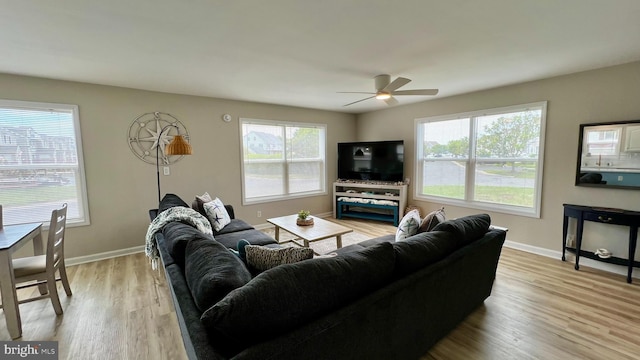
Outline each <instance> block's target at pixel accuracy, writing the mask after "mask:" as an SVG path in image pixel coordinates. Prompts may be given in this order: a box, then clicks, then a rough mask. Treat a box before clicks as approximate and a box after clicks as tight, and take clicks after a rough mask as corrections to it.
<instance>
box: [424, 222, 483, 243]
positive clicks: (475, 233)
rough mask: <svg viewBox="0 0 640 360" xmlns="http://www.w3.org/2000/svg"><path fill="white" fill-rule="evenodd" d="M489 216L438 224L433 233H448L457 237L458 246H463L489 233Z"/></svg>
mask: <svg viewBox="0 0 640 360" xmlns="http://www.w3.org/2000/svg"><path fill="white" fill-rule="evenodd" d="M490 225H491V217H490V216H489V214H477V215H469V216H464V217H461V218H457V219H455V220H447V221H445V222H443V223H441V224H438V225H437V226H436V227H435V228H433V231H448V232H450V233H452V234H453V235H454V236H455V237H456V241H457V242H458V246H463V245H466V244H469V243H471V242H473V241H474V240H477V239H479V238H481V237H482V236H484V234H486V232H487V231H489V226H490Z"/></svg>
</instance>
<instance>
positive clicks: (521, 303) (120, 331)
mask: <svg viewBox="0 0 640 360" xmlns="http://www.w3.org/2000/svg"><path fill="white" fill-rule="evenodd" d="M332 220H333V219H332ZM333 221H336V222H339V223H341V224H343V225H345V226H348V227H351V228H353V229H354V230H355V231H357V232H360V233H363V234H366V235H368V236H371V237H373V236H379V235H384V234H388V233H394V232H395V228H394V227H393V226H390V225H386V224H384V223H379V222H367V221H360V220H340V221H338V220H333ZM638 271H640V269H638ZM68 272H69V276H70V280H71V287H72V289H73V296H71V297H70V298H67V297H66V296H65V295H64V291H62V288H61V286H59V288H60V291H61V302H62V306H63V309H64V314H63V315H62V316H59V317H56V316H55V313H54V311H53V307H52V306H51V302H50V301H49V300H40V301H36V302H31V303H27V304H23V305H21V306H20V311H21V314H22V322H23V337H22V339H21V340H25V341H26V340H37V341H42V340H57V341H59V352H60V359H171V360H173V359H184V358H185V354H184V349H183V347H182V343H181V337H180V331H179V328H178V325H177V320H176V317H175V314H174V312H173V308H172V305H171V301H170V297H169V290H168V288H167V286H166V282H165V279H164V277H163V273H162V272H161V271H157V272H156V271H152V270H151V268H150V266H149V263H148V262H147V260H146V258H145V256H144V254H135V255H130V256H123V257H119V258H115V259H109V260H103V261H99V262H94V263H89V264H83V265H78V266H72V267H69V268H68ZM635 281H636V283H634V284H627V283H626V281H625V277H624V276H622V275H616V274H610V273H607V272H603V271H600V270H594V269H590V268H588V267H584V266H581V268H580V271H575V270H574V269H573V266H572V264H571V263H569V262H562V261H560V260H559V259H550V258H546V257H542V256H538V255H533V254H529V253H525V252H521V251H517V250H513V249H508V248H504V249H503V252H502V256H501V258H500V263H499V266H498V273H497V276H496V280H495V284H494V288H493V293H492V295H491V296H490V297H489V298H488V299H487V300H485V302H484V305H482V306H481V307H480V308H478V309H477V310H476V311H475V312H474V313H473V314H472V315H470V316H469V317H468V318H467V320H465V321H464V322H463V323H462V324H460V326H458V327H457V328H456V329H455V330H454V331H453V332H451V333H450V334H449V335H448V336H447V337H445V338H444V339H442V340H441V341H440V342H439V343H438V344H437V345H436V346H434V347H433V348H432V349H431V350H430V351H429V352H428V353H427V354H425V355H424V356H423V357H422V358H421V359H422V360H434V359H492V360H493V359H563V360H564V359H639V358H640V280H635ZM34 290H35V289H34ZM34 290H22V293H21V297H22V296H27V295H28V294H27V293H26V291H29V292H32V291H34ZM35 291H37V290H35ZM434 296H437V294H434ZM425 326H428V324H426V325H425ZM0 340H9V334H8V332H7V329H6V324H5V319H4V314H3V313H2V312H0Z"/></svg>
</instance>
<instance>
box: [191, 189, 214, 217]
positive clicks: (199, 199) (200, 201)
mask: <svg viewBox="0 0 640 360" xmlns="http://www.w3.org/2000/svg"><path fill="white" fill-rule="evenodd" d="M210 201H213V199H212V198H211V195H209V193H208V192H205V193H204V194H202V195H196V198H195V199H193V202H192V203H191V207H192V208H193V210H196V211H197V212H199V213H200V214H202V215H204V216H207V213H206V211H204V204H205V203H208V202H210Z"/></svg>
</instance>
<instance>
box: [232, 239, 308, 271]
mask: <svg viewBox="0 0 640 360" xmlns="http://www.w3.org/2000/svg"><path fill="white" fill-rule="evenodd" d="M244 250H245V251H246V254H247V255H246V256H247V265H249V266H250V267H253V268H254V269H256V270H258V271H265V270H268V269H271V268H273V267H276V266H278V265H283V264H293V263H297V262H299V261H302V260H307V259H311V258H313V249H310V248H289V247H288V248H276V249H274V248H268V247H264V246H258V245H247V246H245V247H244Z"/></svg>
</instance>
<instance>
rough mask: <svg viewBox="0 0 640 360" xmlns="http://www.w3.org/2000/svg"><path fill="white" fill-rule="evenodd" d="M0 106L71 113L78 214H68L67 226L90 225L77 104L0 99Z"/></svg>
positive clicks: (44, 223)
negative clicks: (75, 158) (74, 145)
mask: <svg viewBox="0 0 640 360" xmlns="http://www.w3.org/2000/svg"><path fill="white" fill-rule="evenodd" d="M0 107H1V108H13V109H23V110H34V111H60V112H70V113H71V115H72V117H73V130H74V136H75V144H76V155H77V162H78V163H77V175H76V178H75V182H76V189H77V191H78V193H77V202H78V203H77V207H78V213H79V216H72V215H69V214H68V217H67V226H68V227H75V226H86V225H90V224H91V221H90V216H89V201H88V195H87V180H86V176H85V171H84V156H83V152H82V136H81V131H80V116H79V110H78V105H72V104H57V103H44V102H33V101H20V100H3V99H0ZM27 167H28V166H27ZM27 167H25V168H27ZM35 167H38V165H35ZM60 206H62V202H61V203H60V204H58V206H56V207H55V208H59V207H60ZM3 210H4V211H6V209H3ZM52 210H53V209H52ZM50 217H51V212H48V215H47V216H46V219H47V220H48V219H49V218H50ZM4 219H5V221H4V223H5V225H8V224H17V223H7V221H6V217H5V218H4ZM32 222H34V220H29V219H25V221H23V222H19V223H32ZM37 222H41V221H40V220H37ZM42 223H43V227H44V228H45V229H48V227H49V221H42Z"/></svg>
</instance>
